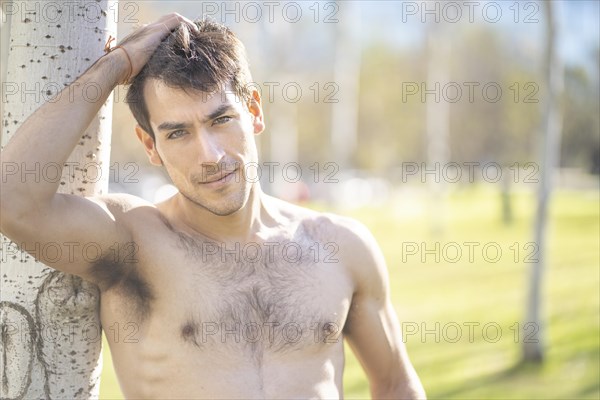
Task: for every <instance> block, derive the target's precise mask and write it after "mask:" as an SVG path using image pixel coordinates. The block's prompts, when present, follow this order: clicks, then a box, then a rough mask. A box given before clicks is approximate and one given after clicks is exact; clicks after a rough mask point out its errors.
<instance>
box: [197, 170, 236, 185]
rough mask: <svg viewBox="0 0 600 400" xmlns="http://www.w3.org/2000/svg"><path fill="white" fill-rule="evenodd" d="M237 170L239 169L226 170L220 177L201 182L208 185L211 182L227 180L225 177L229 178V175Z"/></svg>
mask: <svg viewBox="0 0 600 400" xmlns="http://www.w3.org/2000/svg"><path fill="white" fill-rule="evenodd" d="M235 171H237V170H233V171H230V172H224V173H223V174H221V175H220V177H218V178H215V179H211V180H209V181H205V182H200V184H202V185H208V184H210V183H217V182H221V181H225V179H227V177H228V176H229V175H232V174H234V173H235Z"/></svg>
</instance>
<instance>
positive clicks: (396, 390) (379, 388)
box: [371, 378, 427, 400]
mask: <svg viewBox="0 0 600 400" xmlns="http://www.w3.org/2000/svg"><path fill="white" fill-rule="evenodd" d="M371 396H372V398H374V399H402V400H426V399H427V395H426V394H425V389H424V388H423V385H421V382H420V381H419V379H418V378H417V379H412V380H410V381H406V380H395V381H389V382H380V383H378V384H376V385H372V386H371Z"/></svg>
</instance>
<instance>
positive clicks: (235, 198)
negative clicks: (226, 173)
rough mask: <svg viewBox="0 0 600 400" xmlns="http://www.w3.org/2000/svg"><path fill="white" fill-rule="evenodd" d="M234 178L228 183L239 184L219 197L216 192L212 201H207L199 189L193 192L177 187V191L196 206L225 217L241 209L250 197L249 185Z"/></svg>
mask: <svg viewBox="0 0 600 400" xmlns="http://www.w3.org/2000/svg"><path fill="white" fill-rule="evenodd" d="M236 179H239V178H238V177H235V178H234V181H233V182H231V183H230V184H231V185H239V187H238V188H236V189H235V190H234V191H233V192H231V193H229V194H227V195H224V196H223V197H221V198H218V194H217V195H216V196H215V197H217V198H216V199H215V200H212V201H210V200H209V201H207V200H206V198H205V197H203V196H202V193H201V191H197V192H195V191H187V190H181V189H179V193H181V195H182V196H183V197H185V198H186V199H187V200H188V201H190V202H191V203H193V204H195V205H197V206H198V207H201V208H204V209H205V210H207V211H209V212H210V213H212V214H215V215H218V216H220V217H225V216H228V215H231V214H233V213H235V212H237V211H239V210H241V209H242V208H243V207H244V206H245V205H246V203H247V202H248V198H249V197H250V191H251V189H252V188H251V185H250V184H249V183H248V182H243V181H242V182H241V183H239V182H237V181H236ZM242 179H243V178H242ZM228 189H229V188H223V190H224V191H227V190H228ZM213 196H214V194H213Z"/></svg>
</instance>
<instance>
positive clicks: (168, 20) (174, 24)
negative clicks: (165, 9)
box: [156, 13, 198, 32]
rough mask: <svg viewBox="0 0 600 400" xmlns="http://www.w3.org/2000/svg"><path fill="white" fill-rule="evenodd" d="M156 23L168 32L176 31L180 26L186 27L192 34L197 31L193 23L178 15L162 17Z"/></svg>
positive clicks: (172, 14)
mask: <svg viewBox="0 0 600 400" xmlns="http://www.w3.org/2000/svg"><path fill="white" fill-rule="evenodd" d="M156 23H157V24H159V25H161V26H163V27H165V28H166V29H167V31H168V32H172V31H174V30H176V29H177V28H179V26H181V24H185V25H187V26H188V27H189V28H190V29H191V30H192V31H194V32H197V31H198V27H197V26H196V24H195V23H194V22H193V21H191V20H189V19H188V18H186V17H184V16H183V15H180V14H178V13H171V14H167V15H164V16H163V17H161V18H160V19H159V20H158V21H156Z"/></svg>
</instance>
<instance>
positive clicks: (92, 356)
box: [0, 0, 117, 399]
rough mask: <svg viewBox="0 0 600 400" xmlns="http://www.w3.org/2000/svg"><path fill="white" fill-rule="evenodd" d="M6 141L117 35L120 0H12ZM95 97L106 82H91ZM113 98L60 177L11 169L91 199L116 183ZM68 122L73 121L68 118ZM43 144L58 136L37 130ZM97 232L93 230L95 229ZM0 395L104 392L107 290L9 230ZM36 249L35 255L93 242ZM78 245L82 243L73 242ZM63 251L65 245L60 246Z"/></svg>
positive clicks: (1, 300)
mask: <svg viewBox="0 0 600 400" xmlns="http://www.w3.org/2000/svg"><path fill="white" fill-rule="evenodd" d="M10 7H11V8H10V9H9V8H8V6H7V7H5V10H4V11H5V12H6V11H7V10H8V12H6V14H10V16H11V29H10V46H9V49H8V50H9V54H8V68H7V75H6V82H3V84H2V86H3V99H2V101H3V102H4V115H3V121H2V128H3V133H2V144H3V145H5V144H6V143H8V141H10V139H11V137H12V135H13V134H14V133H15V131H16V130H17V128H18V127H19V125H20V124H21V123H22V122H23V121H24V120H25V119H26V118H27V117H28V116H29V115H30V114H31V113H33V112H34V111H35V110H36V109H37V108H38V107H39V106H41V105H42V104H43V103H44V102H46V101H52V100H51V99H52V98H53V97H55V96H57V95H61V96H67V95H68V91H65V92H63V93H59V92H60V90H62V89H63V88H64V87H65V86H67V85H68V84H70V83H71V82H73V81H74V80H75V79H76V78H77V77H78V76H79V75H81V74H82V73H83V72H84V71H85V70H86V69H87V68H88V67H89V66H90V65H91V64H92V63H93V62H94V61H95V60H97V59H98V58H99V57H100V56H101V55H102V54H103V49H104V44H105V43H106V41H107V39H108V37H109V35H112V36H116V16H117V9H116V1H111V0H99V1H89V0H88V1H82V0H79V1H73V0H69V1H53V2H43V1H39V2H12V5H11V6H10ZM83 89H84V90H85V91H86V95H87V96H89V97H90V99H93V98H94V97H95V96H98V92H97V90H99V86H98V87H94V85H89V87H85V88H83ZM111 113H112V97H109V99H108V100H107V102H106V103H105V104H104V105H103V107H102V109H101V110H100V112H99V113H98V115H97V116H96V117H95V119H94V120H93V121H92V123H91V124H90V126H89V127H88V129H87V130H86V131H85V133H83V135H82V137H81V140H80V142H79V143H78V145H77V146H76V148H75V150H74V151H73V153H72V154H71V157H70V158H69V161H68V162H67V164H66V165H65V166H64V168H63V169H62V176H59V172H58V171H59V170H60V168H59V166H55V165H35V166H31V165H28V166H24V165H4V163H3V164H2V174H3V176H4V174H5V173H19V174H21V179H39V180H42V179H52V180H54V179H59V178H60V184H61V185H60V190H59V191H60V192H62V193H71V194H75V195H79V196H92V195H98V194H101V193H104V192H106V191H107V189H108V171H109V157H110V133H111V123H112V115H111ZM68 123H69V121H65V124H68ZM39 138H40V140H52V138H49V137H47V136H45V134H44V132H40V133H39ZM90 229H93V227H90ZM0 240H1V244H2V249H1V251H2V260H1V264H0V275H1V278H0V284H1V289H2V290H1V293H0V334H1V340H0V371H1V374H2V382H1V385H0V398H2V399H25V398H27V399H30V398H53V399H54V398H64V399H78V398H86V399H87V398H97V397H98V391H99V384H100V373H101V367H102V363H101V343H102V341H101V327H100V319H99V293H98V290H97V288H96V287H95V286H94V285H91V284H89V283H87V282H85V281H83V280H81V279H80V278H78V277H75V276H72V275H67V274H63V273H60V272H57V271H55V270H52V269H50V268H48V267H47V266H45V265H43V264H41V263H39V262H37V261H36V260H35V259H34V257H32V256H31V255H29V254H27V253H25V252H21V251H20V250H19V249H18V247H17V245H16V244H15V243H12V242H11V241H10V240H9V239H7V238H6V237H4V236H2V237H0ZM60 245H61V246H58V245H57V246H53V245H52V244H46V245H45V246H41V245H40V246H36V248H33V249H27V250H28V251H29V252H31V253H32V254H33V255H35V254H40V253H41V252H50V254H52V253H51V252H53V251H61V250H60V249H61V248H62V249H64V248H78V249H81V247H82V246H85V245H86V244H85V243H75V244H72V245H71V246H72V247H69V246H68V245H65V244H62V243H61V244H60ZM73 246H74V247H73ZM62 251H64V250H62Z"/></svg>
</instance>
